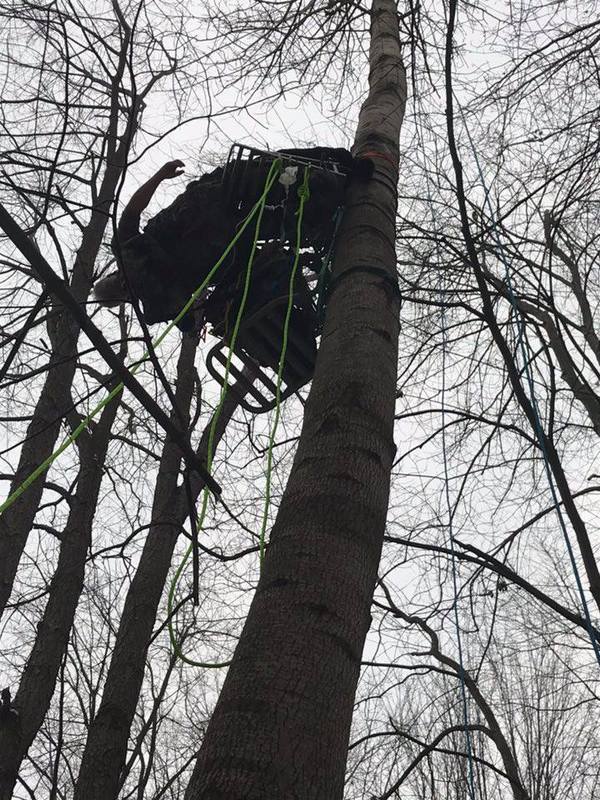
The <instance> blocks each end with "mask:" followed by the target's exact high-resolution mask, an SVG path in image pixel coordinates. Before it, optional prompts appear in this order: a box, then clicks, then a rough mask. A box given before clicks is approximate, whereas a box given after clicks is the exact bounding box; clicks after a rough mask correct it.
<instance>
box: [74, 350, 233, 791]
mask: <svg viewBox="0 0 600 800" xmlns="http://www.w3.org/2000/svg"><path fill="white" fill-rule="evenodd" d="M194 353H195V343H193V342H192V340H191V339H188V338H184V340H183V344H182V350H181V356H180V360H179V364H178V377H177V392H176V401H177V406H178V409H179V414H180V415H182V416H183V417H185V418H189V407H190V400H191V396H192V388H193V380H194V370H193V365H194ZM237 406H238V401H237V400H236V398H235V394H234V393H233V392H231V393H230V394H229V395H228V397H227V398H226V400H225V403H224V405H223V409H222V411H221V414H220V416H219V421H218V424H217V428H216V430H215V440H214V441H215V446H216V445H217V444H218V442H219V440H220V439H221V437H222V436H223V433H224V432H225V429H226V427H227V424H228V422H229V420H230V419H231V417H232V416H233V413H234V412H235V410H236V408H237ZM172 419H173V421H175V420H176V416H175V414H174V413H173V414H172ZM209 430H210V424H209V425H208V426H207V428H206V430H205V431H204V433H203V435H202V438H201V440H200V444H199V447H198V453H199V455H200V457H201V458H203V459H205V458H206V455H207V450H208V431H209ZM180 461H181V451H180V449H179V447H178V446H177V445H176V444H174V443H173V442H172V441H170V440H167V441H166V443H165V446H164V449H163V453H162V458H161V462H160V468H159V473H158V478H157V482H156V490H155V493H154V503H153V507H152V520H151V527H150V529H149V531H148V536H147V539H146V542H145V544H144V549H143V551H142V555H141V557H140V562H139V565H138V568H137V570H136V573H135V577H134V579H133V581H132V583H131V586H130V588H129V591H128V592H127V597H126V599H125V606H124V608H123V614H122V616H121V621H120V624H119V630H118V632H117V639H116V642H115V647H114V651H113V656H112V659H111V662H110V667H109V670H108V675H107V678H106V684H105V686H104V691H103V694H102V702H101V703H100V708H99V709H98V713H97V714H96V716H95V717H94V720H93V721H92V723H91V725H90V727H89V729H88V736H87V741H86V745H85V750H84V753H83V760H82V763H81V768H80V771H79V777H78V780H77V786H76V789H75V800H112V798H116V797H117V795H118V792H119V776H120V773H121V770H122V769H123V766H124V764H125V759H126V757H127V742H128V738H129V735H130V729H131V723H132V721H133V717H134V714H135V709H136V706H137V702H138V698H139V694H140V689H141V686H142V681H143V677H144V668H145V666H146V653H147V650H148V645H149V642H150V637H151V635H152V630H153V628H154V624H155V621H156V614H157V611H158V606H159V603H160V599H161V596H162V594H163V590H164V586H165V582H166V579H167V575H168V572H169V567H170V565H171V559H172V556H173V550H174V548H175V544H176V542H177V539H178V536H179V533H180V531H181V527H182V525H183V523H184V522H185V519H186V516H187V514H188V512H189V508H188V504H187V500H186V492H185V487H184V486H180V487H179V488H178V487H177V479H178V477H179V465H180ZM190 481H191V489H192V496H193V497H194V500H195V499H196V498H197V497H198V495H199V493H200V491H201V490H202V488H203V483H202V482H201V480H200V478H199V477H198V476H197V474H194V475H193V476H192V477H191V478H190Z"/></svg>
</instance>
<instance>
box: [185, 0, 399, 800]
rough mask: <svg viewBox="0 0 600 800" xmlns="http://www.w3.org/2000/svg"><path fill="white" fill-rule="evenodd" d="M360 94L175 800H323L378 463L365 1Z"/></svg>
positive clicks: (338, 750) (386, 13)
mask: <svg viewBox="0 0 600 800" xmlns="http://www.w3.org/2000/svg"><path fill="white" fill-rule="evenodd" d="M369 77H370V92H369V96H368V98H367V100H366V101H365V103H364V105H363V107H362V109H361V112H360V117H359V124H358V131H357V136H356V140H355V145H354V153H355V155H366V154H367V153H374V152H375V153H376V154H377V155H375V156H373V158H374V161H375V163H376V168H377V169H376V173H375V176H374V178H373V179H372V180H371V181H370V182H369V183H367V184H363V185H360V184H358V185H352V186H351V187H350V188H349V192H348V196H347V204H346V212H345V216H344V221H343V224H342V226H341V228H340V232H339V238H338V246H337V252H336V257H335V265H334V274H333V279H332V287H331V292H330V297H329V305H328V311H327V320H326V323H325V330H324V333H323V337H322V341H321V347H320V350H319V355H318V360H317V366H316V371H315V375H314V380H313V385H312V389H311V392H310V396H309V399H308V402H307V404H306V411H305V417H304V425H303V430H302V435H301V438H300V443H299V446H298V451H297V454H296V458H295V460H294V464H293V467H292V471H291V474H290V478H289V481H288V485H287V488H286V490H285V493H284V496H283V498H282V501H281V506H280V508H279V513H278V515H277V519H276V522H275V525H274V528H273V531H272V534H271V544H270V546H269V548H268V552H267V555H266V558H265V561H264V565H263V571H262V575H261V578H260V581H259V584H258V587H257V590H256V594H255V597H254V599H253V601H252V605H251V608H250V611H249V614H248V618H247V620H246V624H245V626H244V630H243V633H242V636H241V639H240V642H239V644H238V647H237V650H236V652H235V656H234V660H233V663H232V665H231V667H230V668H229V671H228V674H227V677H226V679H225V683H224V686H223V689H222V692H221V695H220V697H219V700H218V702H217V706H216V708H215V711H214V714H213V717H212V720H211V722H210V725H209V728H208V731H207V734H206V737H205V740H204V742H203V745H202V748H201V751H200V754H199V756H198V759H197V762H196V766H195V769H194V772H193V775H192V778H191V781H190V784H189V787H188V791H187V793H186V798H187V800H200V799H202V800H225V799H226V800H242V798H243V800H267V798H268V800H284V799H285V800H292V798H297V799H298V800H313V798H314V800H336V798H341V797H342V794H343V784H344V771H345V764H346V756H347V746H348V738H349V733H350V723H351V718H352V708H353V702H354V695H355V691H356V685H357V681H358V677H359V671H360V660H361V653H362V648H363V645H364V640H365V636H366V633H367V631H368V628H369V624H370V619H371V617H370V613H369V610H370V604H371V599H372V595H373V590H374V586H375V582H376V578H377V568H378V563H379V558H380V553H381V546H382V541H383V535H384V525H385V518H386V512H387V505H388V498H389V481H390V471H391V465H392V459H393V454H394V449H395V448H394V442H393V416H394V400H395V388H396V362H397V346H398V345H397V341H398V332H399V324H398V313H399V295H398V288H397V278H396V255H395V249H394V242H395V213H396V202H397V201H396V184H397V177H398V140H399V134H400V127H401V124H402V118H403V114H404V108H405V103H406V81H405V73H404V68H403V65H402V60H401V55H400V44H399V36H398V19H397V14H396V5H395V3H394V2H393V0H374V3H373V9H372V14H371V51H370V76H369Z"/></svg>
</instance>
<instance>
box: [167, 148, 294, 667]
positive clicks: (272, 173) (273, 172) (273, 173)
mask: <svg viewBox="0 0 600 800" xmlns="http://www.w3.org/2000/svg"><path fill="white" fill-rule="evenodd" d="M280 167H281V161H280V160H279V159H277V160H276V161H274V162H273V163H272V164H271V169H270V170H269V174H268V176H267V180H266V183H265V191H264V192H263V194H262V196H261V198H260V200H259V203H258V209H259V210H258V216H257V219H256V226H255V229H254V241H253V242H252V250H251V251H250V256H249V258H248V264H247V266H246V278H245V281H244V290H243V293H242V299H241V301H240V306H239V309H238V312H237V315H236V319H235V325H234V327H233V332H232V334H231V339H230V343H229V351H228V353H227V361H226V365H225V377H224V379H223V385H222V387H221V394H220V397H219V403H218V405H217V408H216V409H215V413H214V414H213V419H212V422H211V426H210V429H209V433H208V453H207V459H206V466H207V468H208V471H209V472H210V469H211V466H212V461H213V449H214V436H215V430H216V427H217V423H218V421H219V417H220V415H221V411H222V408H223V403H224V402H225V396H226V394H227V387H228V378H229V370H230V367H231V359H232V357H233V352H234V348H235V343H236V340H237V336H238V331H239V328H240V324H241V321H242V315H243V313H244V308H245V306H246V300H247V298H248V292H249V290H250V279H251V276H252V265H253V263H254V254H255V252H256V245H257V241H258V236H259V233H260V225H261V222H262V217H263V213H264V210H265V204H266V200H267V194H268V191H269V190H270V189H271V187H272V186H273V184H274V182H275V180H276V178H277V174H278V172H279V169H280ZM267 187H268V188H267ZM209 497H210V492H209V490H208V489H207V488H205V489H204V491H203V493H202V508H201V511H200V514H199V516H198V522H197V527H198V530H200V529H201V528H202V527H203V525H204V519H205V517H206V512H207V509H208V500H209ZM191 552H192V545H189V547H188V548H187V550H186V551H185V553H184V555H183V558H182V560H181V563H180V564H179V567H178V568H177V570H176V572H175V575H174V576H173V580H172V581H171V588H170V589H169V596H168V600H167V614H168V628H169V638H170V640H171V647H172V648H173V652H174V654H175V655H176V656H177V657H178V658H179V659H181V661H183V662H184V663H186V664H189V665H190V666H192V667H204V668H206V669H219V668H221V667H227V666H229V664H230V663H231V662H230V661H222V662H217V663H211V662H206V661H196V660H195V659H193V658H190V657H189V656H186V655H185V653H183V652H182V650H181V646H180V644H179V642H178V641H177V637H176V632H175V628H174V624H173V622H174V615H173V602H174V599H175V592H176V590H177V585H178V583H179V578H180V577H181V573H182V572H183V570H184V568H185V565H186V564H187V562H188V560H189V557H190V555H191Z"/></svg>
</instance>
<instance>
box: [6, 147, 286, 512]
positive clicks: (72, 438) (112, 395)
mask: <svg viewBox="0 0 600 800" xmlns="http://www.w3.org/2000/svg"><path fill="white" fill-rule="evenodd" d="M277 163H278V162H274V164H277ZM272 172H273V167H271V171H270V172H269V177H268V178H267V181H266V183H265V188H264V191H263V193H262V195H261V197H260V198H259V199H258V201H257V202H256V204H255V206H254V208H253V209H252V210H251V211H250V213H249V214H248V216H247V217H246V218H245V220H244V221H243V222H242V224H241V226H240V228H239V230H238V231H237V233H236V234H235V236H234V237H233V239H232V240H231V241H230V242H229V244H228V245H227V247H226V248H225V250H224V251H223V254H222V256H221V257H220V258H219V260H218V261H217V263H216V264H215V265H214V267H213V268H212V269H211V270H210V272H209V273H208V275H207V276H206V278H205V279H204V280H203V281H202V283H201V284H200V286H198V288H197V289H196V290H195V291H194V292H193V294H192V295H191V297H190V299H189V300H188V301H187V303H186V304H185V305H184V306H183V308H182V309H181V311H180V312H179V314H178V315H177V316H176V317H175V319H174V320H172V322H170V323H169V324H168V325H167V327H166V328H165V329H164V331H163V332H162V333H161V334H160V336H158V337H157V338H156V339H155V340H154V341H153V342H152V345H153V347H159V346H160V345H161V344H162V342H163V341H164V339H165V337H166V336H167V335H168V334H169V333H170V332H171V331H172V330H173V328H174V327H175V325H177V323H178V322H179V321H180V320H181V319H182V317H183V316H184V315H185V314H186V313H187V312H188V311H189V309H190V308H191V306H192V305H193V303H194V302H195V301H196V299H197V298H198V296H199V295H200V294H201V293H202V292H203V291H204V290H205V289H206V287H207V286H208V284H209V283H210V281H211V279H212V277H213V275H214V274H215V273H216V271H217V270H218V269H219V267H220V266H221V265H222V264H223V262H224V261H225V259H226V258H227V256H228V255H229V253H230V252H231V250H232V249H233V247H234V246H235V245H236V243H237V241H238V239H239V238H240V236H241V235H242V233H243V232H244V231H245V230H246V228H247V227H248V225H249V224H250V222H251V221H252V219H253V217H254V215H255V214H256V212H257V211H258V210H259V208H261V204H262V208H264V204H265V202H266V198H267V195H268V193H269V192H270V190H271V188H272V186H273V184H274V183H275V180H276V176H273V175H272ZM261 213H262V212H261ZM147 359H148V351H147V350H146V351H145V352H144V353H143V355H142V357H141V358H140V359H139V360H138V361H136V362H134V363H133V364H132V365H131V367H130V368H129V371H130V373H131V374H132V375H135V374H136V372H137V371H138V370H139V368H140V367H141V366H142V364H144V363H145V362H146V361H147ZM123 388H124V387H123V384H122V383H119V384H118V385H117V386H115V388H114V389H113V390H112V391H111V392H109V394H108V395H107V396H106V397H105V398H104V399H103V400H102V401H101V402H100V403H98V405H97V406H96V407H95V408H94V409H93V410H92V411H91V412H90V413H89V414H88V415H87V417H85V418H84V419H83V420H82V421H81V422H80V423H79V425H78V426H77V427H76V428H75V430H74V431H73V432H72V433H71V434H70V435H69V436H67V438H66V439H65V440H64V442H63V443H62V444H61V445H60V446H59V447H58V448H57V449H56V450H54V451H53V452H52V453H51V454H50V455H49V456H48V457H47V458H46V459H45V460H44V461H42V463H41V464H40V465H39V466H38V467H36V468H35V469H34V470H33V472H32V473H31V474H30V475H28V477H27V478H25V480H24V481H23V482H22V483H21V484H20V485H19V486H18V487H17V488H16V489H15V490H14V492H12V493H11V494H10V495H9V496H8V497H7V498H6V500H5V501H4V502H3V503H2V504H1V505H0V514H2V513H4V511H6V510H7V509H8V508H10V507H11V506H12V505H13V503H14V502H15V501H16V500H18V498H19V497H20V496H21V495H22V494H23V493H24V492H25V491H26V490H27V489H28V488H29V487H30V486H31V484H32V483H33V482H34V481H35V480H37V478H39V477H40V475H42V474H43V473H44V472H46V471H47V470H48V469H49V468H50V467H51V466H52V464H53V463H54V462H55V461H56V459H57V458H58V457H59V456H60V455H61V454H62V453H64V451H65V450H66V449H67V448H68V447H70V445H72V444H73V442H74V441H75V440H76V439H77V438H78V436H80V434H81V433H82V432H83V431H84V430H85V429H86V428H87V427H88V425H89V423H90V422H91V420H92V419H94V417H96V416H97V415H98V414H99V413H100V412H101V411H102V409H103V408H105V406H107V405H108V404H109V403H110V401H111V400H113V398H115V397H116V396H117V395H118V394H119V392H121V391H122V390H123Z"/></svg>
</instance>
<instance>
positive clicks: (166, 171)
mask: <svg viewBox="0 0 600 800" xmlns="http://www.w3.org/2000/svg"><path fill="white" fill-rule="evenodd" d="M184 166H185V165H184V163H183V161H179V159H176V160H175V161H167V163H166V164H163V166H162V167H161V168H160V169H159V170H158V177H159V178H160V180H161V181H164V180H165V179H168V178H178V177H179V176H180V175H182V174H183V170H184Z"/></svg>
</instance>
